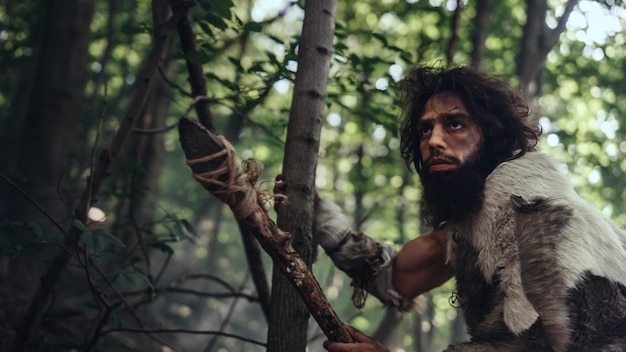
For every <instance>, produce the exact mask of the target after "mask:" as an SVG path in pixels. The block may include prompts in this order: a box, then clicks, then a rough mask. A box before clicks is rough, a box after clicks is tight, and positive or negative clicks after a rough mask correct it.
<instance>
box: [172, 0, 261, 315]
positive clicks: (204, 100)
mask: <svg viewBox="0 0 626 352" xmlns="http://www.w3.org/2000/svg"><path fill="white" fill-rule="evenodd" d="M184 3H185V2H184V0H170V4H171V6H172V9H174V10H176V9H178V8H181V7H183V5H184ZM177 30H178V36H179V38H180V42H181V46H182V48H183V52H184V53H185V54H187V53H190V52H196V51H198V43H197V42H196V38H195V35H194V33H193V29H192V28H191V24H190V20H189V16H188V14H185V16H184V17H183V18H182V19H181V20H180V22H179V23H178V25H177ZM185 62H186V63H187V71H188V73H189V84H190V85H191V95H192V97H194V103H193V107H194V108H195V110H196V114H197V116H198V120H199V121H200V123H201V124H202V126H204V127H205V128H206V129H207V130H209V131H210V132H212V133H215V122H214V121H213V116H212V114H211V110H210V109H209V103H210V102H213V101H214V100H212V99H209V98H208V97H207V90H206V81H205V78H204V73H203V71H202V66H200V65H197V64H194V63H193V62H191V61H189V60H187V59H185ZM264 92H265V93H264V94H265V95H266V94H268V93H269V87H265V90H264ZM264 94H263V93H262V94H261V96H260V97H259V99H261V98H262V97H263V96H264ZM259 101H260V100H259ZM185 115H187V113H185ZM238 225H239V228H240V230H241V239H242V241H243V243H244V248H245V250H246V258H247V260H248V267H249V268H250V272H251V273H252V275H253V277H252V280H253V282H254V285H255V287H256V290H257V292H258V294H259V298H260V303H261V308H262V310H263V313H264V314H265V317H266V318H268V317H269V315H270V306H271V303H270V293H269V292H270V291H269V285H268V284H267V278H266V276H265V270H264V269H263V262H262V261H261V257H260V255H258V252H259V250H258V245H257V244H256V243H255V241H254V238H253V236H251V235H250V234H249V232H250V230H249V229H248V228H247V227H246V225H245V224H243V223H241V222H239V223H238Z"/></svg>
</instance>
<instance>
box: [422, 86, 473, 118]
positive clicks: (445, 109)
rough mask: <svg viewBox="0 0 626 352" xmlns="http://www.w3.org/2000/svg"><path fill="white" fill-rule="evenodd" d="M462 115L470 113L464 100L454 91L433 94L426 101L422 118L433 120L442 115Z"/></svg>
mask: <svg viewBox="0 0 626 352" xmlns="http://www.w3.org/2000/svg"><path fill="white" fill-rule="evenodd" d="M453 115H456V116H462V115H467V117H468V118H469V117H470V116H469V114H468V112H467V109H466V107H465V104H464V103H463V100H461V98H460V97H459V96H458V95H456V94H455V93H453V92H442V93H438V94H435V95H433V96H432V97H431V98H430V99H428V100H427V101H426V105H425V106H424V110H423V111H422V115H421V116H420V118H419V119H420V120H432V119H436V118H439V117H442V116H453Z"/></svg>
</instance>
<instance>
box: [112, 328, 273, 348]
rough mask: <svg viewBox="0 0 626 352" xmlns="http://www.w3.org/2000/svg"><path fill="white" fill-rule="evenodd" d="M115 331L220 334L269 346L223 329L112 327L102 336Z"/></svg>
mask: <svg viewBox="0 0 626 352" xmlns="http://www.w3.org/2000/svg"><path fill="white" fill-rule="evenodd" d="M114 332H132V333H136V334H172V333H176V334H180V333H182V334H194V335H211V334H214V335H220V336H225V337H230V338H234V339H237V340H241V341H244V342H249V343H252V344H255V345H258V346H263V347H265V346H267V345H266V343H265V342H261V341H258V340H253V339H249V338H247V337H243V336H239V335H235V334H229V333H226V332H221V331H215V330H187V329H135V328H112V329H108V330H103V331H102V334H101V335H102V336H104V335H108V334H110V333H114Z"/></svg>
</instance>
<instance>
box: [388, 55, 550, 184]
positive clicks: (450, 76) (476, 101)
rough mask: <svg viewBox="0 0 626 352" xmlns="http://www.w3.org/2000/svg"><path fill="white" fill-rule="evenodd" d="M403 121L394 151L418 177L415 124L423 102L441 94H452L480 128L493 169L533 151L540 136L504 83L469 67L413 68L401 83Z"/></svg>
mask: <svg viewBox="0 0 626 352" xmlns="http://www.w3.org/2000/svg"><path fill="white" fill-rule="evenodd" d="M401 89H402V93H403V118H402V124H401V127H400V128H401V130H400V143H401V144H400V147H401V153H402V157H403V158H404V160H405V162H406V163H407V166H410V165H411V163H412V164H413V165H414V166H415V169H416V171H417V172H418V173H419V174H421V172H422V156H421V154H420V140H419V134H418V131H417V127H418V126H417V123H418V121H419V119H420V117H421V116H422V113H423V111H424V106H425V105H426V102H427V101H428V99H430V98H431V97H432V96H433V95H435V94H438V93H441V92H454V93H455V94H457V95H458V96H459V98H461V100H462V101H463V103H464V104H465V107H466V108H467V110H468V112H469V114H470V116H471V117H472V118H473V119H474V120H475V122H476V123H477V124H478V125H479V126H480V129H481V132H482V135H483V143H484V144H483V151H485V153H486V156H487V157H488V158H490V160H489V162H490V164H491V165H492V166H493V167H495V166H496V165H498V164H500V163H501V162H503V161H506V160H511V159H515V158H518V157H520V156H522V155H524V154H525V153H526V152H528V151H535V147H536V145H537V142H538V140H539V136H540V135H541V130H540V128H539V127H538V126H536V127H535V128H533V127H531V126H529V125H528V122H527V120H528V117H529V115H530V109H529V107H528V104H527V103H526V101H525V100H524V99H523V98H522V97H521V96H520V94H519V93H518V92H517V91H515V90H514V89H513V88H511V86H510V85H509V84H507V83H506V82H504V81H502V80H500V79H498V78H496V77H494V76H492V75H489V74H487V73H486V72H484V71H481V70H480V69H477V68H474V67H471V66H459V67H454V68H449V69H446V68H443V67H433V66H420V67H415V68H413V69H412V70H411V72H409V74H408V76H407V77H406V78H405V79H404V80H403V82H402V83H401Z"/></svg>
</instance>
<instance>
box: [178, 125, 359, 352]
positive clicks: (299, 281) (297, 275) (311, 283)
mask: <svg viewBox="0 0 626 352" xmlns="http://www.w3.org/2000/svg"><path fill="white" fill-rule="evenodd" d="M178 130H179V135H180V142H181V145H182V148H183V151H184V153H185V156H186V158H187V160H188V164H189V166H190V167H191V170H192V171H193V173H194V175H196V179H198V180H199V182H200V183H201V184H202V186H203V187H204V188H205V189H206V190H207V191H209V192H210V193H211V194H213V195H215V196H216V197H217V198H219V199H220V200H221V201H223V202H225V203H227V204H228V205H229V207H230V208H231V209H232V210H233V213H234V214H235V217H237V218H238V219H239V220H241V221H242V223H243V224H245V225H246V226H248V227H249V229H250V230H251V232H252V233H253V234H254V236H255V237H256V239H257V240H258V241H259V244H260V245H261V247H263V249H264V250H265V251H266V252H267V253H268V254H269V256H270V257H271V258H272V259H273V261H274V264H275V265H277V267H278V268H279V269H280V271H281V272H282V273H283V275H285V277H287V278H288V279H289V281H290V282H291V283H292V284H293V285H294V287H295V288H296V290H297V291H298V293H299V294H300V296H301V297H302V299H303V300H304V303H305V304H306V306H307V308H308V310H309V312H310V313H311V316H313V319H315V321H316V322H317V323H318V325H319V326H320V328H321V329H322V331H323V332H324V334H325V335H326V337H327V338H328V339H329V340H330V341H338V342H353V340H352V337H351V336H350V334H349V333H348V331H347V330H346V328H345V326H344V325H343V323H342V321H341V319H339V317H338V316H337V314H336V313H335V311H334V309H333V308H332V306H331V305H330V303H329V302H328V300H327V299H326V296H325V295H324V291H323V290H322V288H321V287H320V285H319V283H318V282H317V279H315V277H314V276H313V273H312V272H311V270H310V269H309V267H308V266H307V265H306V263H305V262H304V261H303V260H302V258H301V257H300V255H299V254H298V252H296V250H295V249H294V248H293V246H292V244H291V236H290V235H289V234H288V233H285V232H283V231H282V230H281V229H280V228H278V226H277V225H276V223H274V221H272V220H271V219H270V218H269V217H268V215H267V211H266V210H265V208H264V207H263V206H261V205H260V204H259V202H258V201H257V199H256V198H255V197H254V198H251V197H249V196H248V195H247V194H246V193H245V192H244V191H236V192H234V193H228V194H225V193H224V191H225V189H224V186H223V185H224V184H228V183H229V180H232V177H231V176H233V175H240V174H243V170H242V169H241V167H240V166H239V164H236V163H234V162H233V160H228V158H233V157H234V156H233V155H231V154H228V153H224V154H222V155H220V154H219V153H222V152H223V151H224V150H225V149H227V148H226V146H225V145H224V143H223V142H222V140H220V139H219V138H217V137H216V136H215V135H214V134H213V133H211V132H210V131H208V130H207V129H206V128H204V127H203V126H201V125H200V124H199V123H197V122H195V121H193V120H190V119H187V118H182V119H180V121H179V124H178ZM211 155H219V156H218V157H216V158H211V159H204V158H205V157H206V156H211ZM224 165H230V169H227V170H224V172H222V173H220V174H219V175H218V176H216V179H215V181H214V182H206V181H203V180H201V179H200V178H201V177H198V175H203V174H206V173H211V172H214V171H215V170H218V169H222V168H223V167H224ZM253 186H254V185H252V184H250V187H253ZM245 202H252V203H253V204H247V205H246V206H244V207H242V204H243V203H245ZM242 208H247V209H250V208H253V211H251V212H249V215H242V214H241V210H240V209H242Z"/></svg>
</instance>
